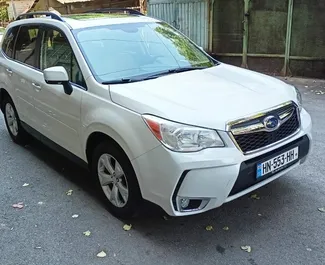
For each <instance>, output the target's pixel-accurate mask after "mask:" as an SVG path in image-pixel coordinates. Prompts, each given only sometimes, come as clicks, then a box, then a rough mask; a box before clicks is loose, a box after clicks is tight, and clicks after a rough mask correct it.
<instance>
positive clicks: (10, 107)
mask: <svg viewBox="0 0 325 265" xmlns="http://www.w3.org/2000/svg"><path fill="white" fill-rule="evenodd" d="M2 108H3V113H4V116H5V122H6V126H7V129H8V132H9V135H10V137H11V139H12V140H13V141H14V142H15V143H17V144H20V145H26V144H28V143H29V142H30V140H31V136H30V135H29V134H28V133H27V132H26V131H25V130H24V128H23V127H22V126H21V122H20V119H19V116H18V113H17V110H16V108H15V105H14V103H13V101H12V99H11V98H10V97H6V98H5V99H4V101H3V104H2Z"/></svg>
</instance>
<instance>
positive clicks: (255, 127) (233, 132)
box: [226, 101, 301, 155]
mask: <svg viewBox="0 0 325 265" xmlns="http://www.w3.org/2000/svg"><path fill="white" fill-rule="evenodd" d="M290 106H292V107H290ZM281 109H283V111H281ZM277 110H279V112H277ZM274 112H276V115H277V116H278V118H279V119H280V123H281V124H280V126H279V128H280V127H281V126H282V125H283V124H284V123H286V122H287V121H288V120H291V118H292V117H293V114H294V113H295V115H297V117H296V119H297V130H296V131H295V132H293V133H291V134H290V135H288V136H286V137H284V138H283V139H280V140H278V141H275V142H272V143H271V144H267V145H265V146H262V147H261V148H256V149H253V150H249V151H246V152H245V151H243V150H242V148H241V147H240V144H239V143H238V142H237V140H236V138H235V137H240V136H241V135H242V136H243V137H245V136H244V135H249V134H253V133H257V134H259V133H263V132H268V130H266V128H265V127H264V124H263V123H262V122H261V118H262V117H263V118H264V117H267V116H268V115H271V114H272V113H274ZM291 122H292V120H291ZM247 123H248V124H247ZM240 124H243V126H240ZM245 124H246V126H245ZM287 126H290V125H287ZM300 126H301V122H300V111H299V108H298V106H297V104H296V103H295V102H293V101H288V102H285V103H283V104H281V105H278V106H276V107H274V108H271V109H268V110H265V111H263V112H260V113H257V114H255V115H251V116H249V117H244V118H240V119H237V120H235V121H230V122H228V123H227V126H226V130H227V131H228V134H229V137H230V138H231V140H232V141H233V142H234V144H235V145H236V147H237V148H238V149H239V150H240V151H241V152H242V153H243V154H245V155H246V154H252V153H255V152H259V151H262V150H265V149H268V148H270V147H272V146H275V145H277V144H280V143H281V142H284V141H286V140H288V139H289V138H291V137H293V136H294V135H296V134H297V133H298V132H299V131H300ZM233 127H236V128H233ZM293 128H295V127H292V129H293ZM251 137H254V136H253V135H252V136H251Z"/></svg>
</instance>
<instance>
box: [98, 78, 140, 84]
mask: <svg viewBox="0 0 325 265" xmlns="http://www.w3.org/2000/svg"><path fill="white" fill-rule="evenodd" d="M132 81H133V80H132V79H131V78H121V79H116V80H111V81H105V82H102V84H103V85H115V84H126V83H131V82H132ZM133 82H134V81H133Z"/></svg>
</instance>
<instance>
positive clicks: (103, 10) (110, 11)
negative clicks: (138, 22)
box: [85, 8, 144, 16]
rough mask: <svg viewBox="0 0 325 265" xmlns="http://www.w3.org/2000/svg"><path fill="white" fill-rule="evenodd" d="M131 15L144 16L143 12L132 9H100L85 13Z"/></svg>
mask: <svg viewBox="0 0 325 265" xmlns="http://www.w3.org/2000/svg"><path fill="white" fill-rule="evenodd" d="M125 12H127V13H129V14H131V15H138V16H144V14H142V13H141V12H139V11H138V10H135V9H131V8H99V9H94V10H90V11H87V12H85V13H125Z"/></svg>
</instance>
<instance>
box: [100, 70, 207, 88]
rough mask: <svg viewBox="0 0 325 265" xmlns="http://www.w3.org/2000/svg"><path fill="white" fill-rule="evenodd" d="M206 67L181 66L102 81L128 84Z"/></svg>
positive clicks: (105, 83) (109, 83) (110, 83)
mask: <svg viewBox="0 0 325 265" xmlns="http://www.w3.org/2000/svg"><path fill="white" fill-rule="evenodd" d="M205 68H206V67H193V66H192V67H180V68H174V69H168V70H165V71H161V72H156V73H154V74H151V75H147V76H142V77H134V78H131V77H130V78H121V79H115V80H111V81H105V82H102V84H103V85H115V84H127V83H133V82H139V81H144V80H150V79H155V78H158V77H160V76H164V75H168V74H174V73H181V72H186V71H192V70H202V69H205Z"/></svg>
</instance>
